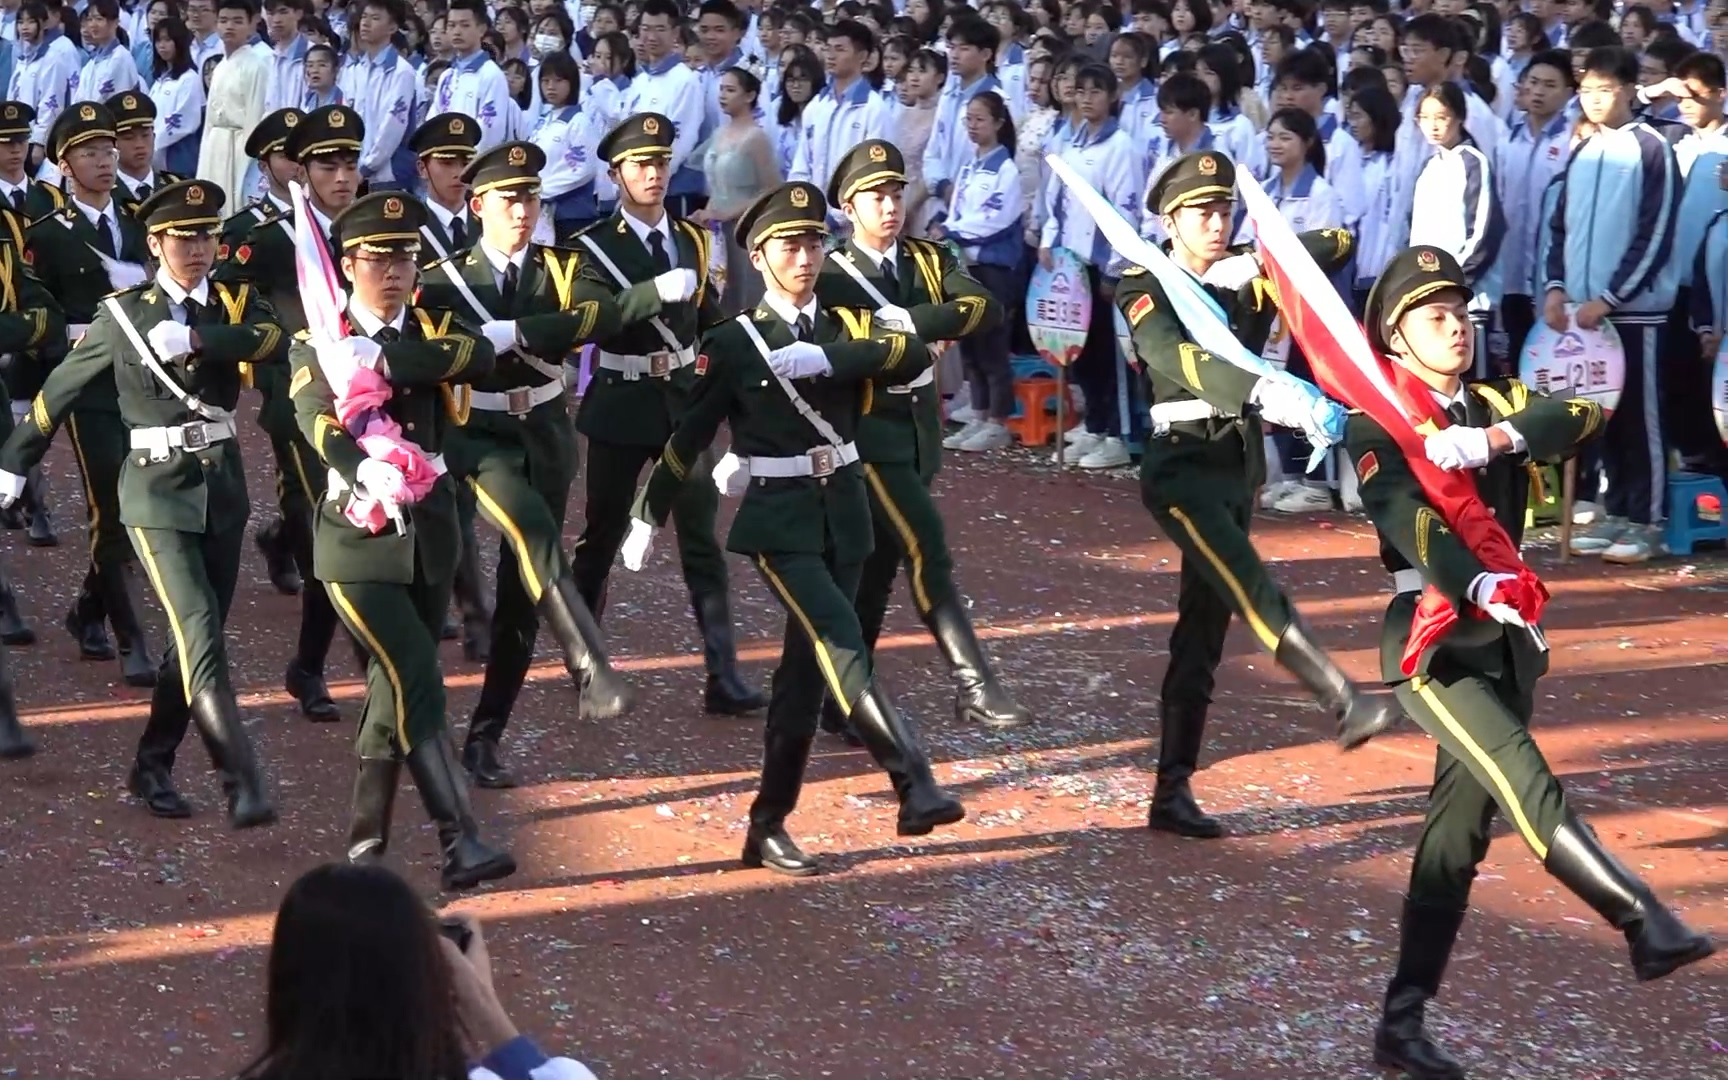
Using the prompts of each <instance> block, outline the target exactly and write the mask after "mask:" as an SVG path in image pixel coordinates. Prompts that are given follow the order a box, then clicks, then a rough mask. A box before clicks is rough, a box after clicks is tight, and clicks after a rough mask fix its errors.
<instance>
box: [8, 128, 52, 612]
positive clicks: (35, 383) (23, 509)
mask: <svg viewBox="0 0 1728 1080" xmlns="http://www.w3.org/2000/svg"><path fill="white" fill-rule="evenodd" d="M35 120H36V110H35V109H34V108H33V107H31V106H30V105H27V104H25V103H24V102H21V101H0V222H3V224H4V226H5V227H4V228H3V229H0V243H6V244H10V245H12V258H13V261H14V262H16V263H18V264H22V263H23V262H24V256H25V246H24V230H25V229H26V228H27V227H29V224H30V222H32V221H34V220H36V218H38V217H41V216H42V215H44V214H51V213H53V212H54V211H55V210H56V209H58V208H59V207H60V206H62V205H64V203H65V201H66V200H65V195H64V194H63V193H62V192H61V191H60V190H59V189H58V188H55V187H52V186H51V185H48V184H44V183H42V182H41V181H40V180H34V179H31V178H30V177H29V176H28V175H26V174H25V172H24V166H25V163H26V162H28V161H29V158H30V125H31V124H32V123H34V122H35ZM56 315H58V309H56ZM57 325H58V326H59V327H60V329H58V330H55V331H54V332H52V333H50V334H47V335H44V336H43V337H42V339H41V340H39V341H37V342H35V343H33V344H32V345H31V346H30V347H29V348H25V349H19V350H17V351H14V352H9V353H6V354H5V355H4V356H3V357H0V364H3V365H4V369H5V376H6V389H7V391H8V392H9V393H8V397H9V398H10V404H11V413H12V421H13V422H14V423H16V422H17V421H18V420H20V419H22V418H23V417H24V414H25V413H26V412H28V411H29V409H30V399H31V398H33V397H35V396H36V391H38V390H40V389H41V388H42V380H43V378H44V377H45V376H46V375H47V374H48V368H47V364H46V363H45V362H44V359H43V355H42V348H41V347H42V346H43V345H52V346H54V347H55V349H56V350H58V348H59V343H60V342H61V340H62V335H63V334H64V333H65V320H64V319H63V318H61V319H60V320H59V322H58V324H57ZM0 527H4V528H8V529H24V530H26V533H25V538H26V540H27V541H28V542H29V544H30V546H31V547H55V546H56V545H58V544H59V543H60V538H59V537H58V536H56V535H55V534H54V522H53V520H52V519H51V518H50V517H49V514H48V482H47V478H46V477H45V476H44V475H43V473H42V467H41V466H40V465H38V466H37V467H36V470H35V472H34V473H33V474H32V475H31V477H30V482H29V483H28V484H26V485H25V488H24V498H22V499H20V500H19V504H18V505H17V506H15V507H12V508H11V509H8V510H5V511H0ZM30 640H32V641H33V640H35V635H34V634H31V635H30ZM0 641H5V642H6V643H7V644H9V645H18V644H28V642H25V641H19V640H14V635H12V634H8V633H7V632H6V631H5V630H4V629H0Z"/></svg>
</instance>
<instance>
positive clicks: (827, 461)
mask: <svg viewBox="0 0 1728 1080" xmlns="http://www.w3.org/2000/svg"><path fill="white" fill-rule="evenodd" d="M745 460H746V461H748V462H749V463H750V475H751V476H752V477H772V478H775V479H781V478H784V477H791V476H832V475H833V473H834V470H835V469H838V468H840V467H841V466H843V465H850V464H852V463H853V462H855V461H857V460H858V444H857V443H850V442H849V443H844V444H842V445H840V446H818V447H817V448H816V449H814V450H812V451H810V452H809V453H808V454H799V455H798V456H797V457H752V458H746V459H745Z"/></svg>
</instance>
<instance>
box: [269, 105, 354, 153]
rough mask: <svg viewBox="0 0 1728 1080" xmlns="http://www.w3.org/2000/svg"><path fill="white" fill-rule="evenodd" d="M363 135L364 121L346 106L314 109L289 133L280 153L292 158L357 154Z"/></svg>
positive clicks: (328, 106) (327, 106)
mask: <svg viewBox="0 0 1728 1080" xmlns="http://www.w3.org/2000/svg"><path fill="white" fill-rule="evenodd" d="M365 137H366V124H365V121H363V120H361V119H360V114H359V113H357V112H355V111H354V110H353V109H350V108H349V107H348V106H346V105H326V106H324V107H323V108H322V109H313V110H312V111H311V112H309V113H307V114H306V116H305V118H304V119H302V120H301V121H300V122H299V123H298V124H295V125H294V130H293V131H291V132H289V133H288V142H287V143H286V145H284V146H283V147H282V151H283V153H285V154H287V155H288V156H289V157H291V158H293V159H294V160H295V161H305V160H306V159H307V158H309V157H315V156H317V155H319V154H344V153H346V154H358V153H359V152H360V144H361V141H362V140H363V139H364V138H365Z"/></svg>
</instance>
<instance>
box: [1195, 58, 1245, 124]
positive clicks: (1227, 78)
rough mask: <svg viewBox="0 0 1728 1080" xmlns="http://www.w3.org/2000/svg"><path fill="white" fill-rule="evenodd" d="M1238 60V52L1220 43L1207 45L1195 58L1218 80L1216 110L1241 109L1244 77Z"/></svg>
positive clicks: (1214, 105) (1197, 62)
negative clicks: (1240, 102) (1210, 70)
mask: <svg viewBox="0 0 1728 1080" xmlns="http://www.w3.org/2000/svg"><path fill="white" fill-rule="evenodd" d="M1236 59H1237V58H1236V50H1235V49H1232V48H1231V47H1230V46H1228V45H1224V44H1220V43H1219V42H1213V43H1212V44H1210V45H1207V46H1206V47H1205V48H1203V49H1201V50H1200V52H1199V54H1198V55H1196V56H1195V58H1194V60H1195V63H1196V64H1205V65H1206V66H1207V67H1209V68H1211V69H1212V74H1213V75H1215V76H1217V78H1218V96H1217V98H1216V99H1214V100H1213V102H1212V107H1213V108H1215V109H1218V110H1221V111H1222V110H1234V109H1237V108H1240V104H1239V99H1240V98H1241V97H1242V76H1241V74H1240V73H1239V72H1238V71H1237V68H1236Z"/></svg>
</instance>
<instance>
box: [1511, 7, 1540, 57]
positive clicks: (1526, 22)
mask: <svg viewBox="0 0 1728 1080" xmlns="http://www.w3.org/2000/svg"><path fill="white" fill-rule="evenodd" d="M1514 26H1517V27H1519V28H1520V29H1522V30H1523V31H1524V41H1525V43H1526V48H1528V49H1530V51H1531V52H1536V51H1538V50H1541V49H1546V48H1547V47H1548V31H1547V29H1546V28H1545V27H1543V25H1542V20H1541V19H1538V18H1537V17H1536V16H1535V15H1534V14H1532V13H1530V12H1528V11H1518V12H1514V13H1513V15H1512V17H1511V18H1510V19H1507V20H1506V26H1505V28H1504V29H1503V30H1502V31H1501V36H1502V38H1504V37H1505V36H1506V35H1507V34H1508V33H1510V31H1511V29H1512V27H1514Z"/></svg>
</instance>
